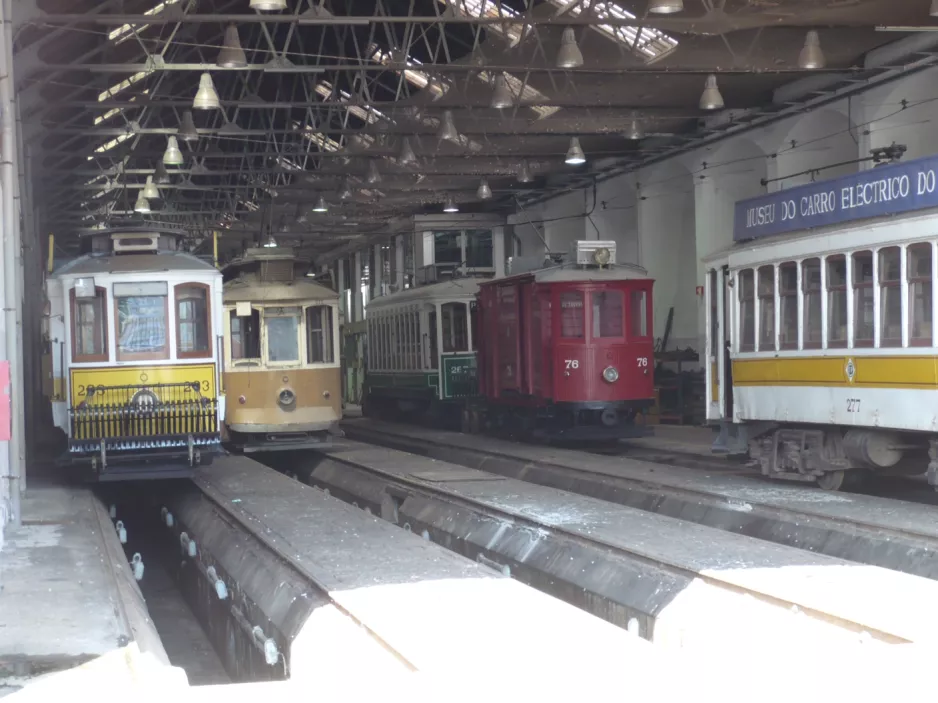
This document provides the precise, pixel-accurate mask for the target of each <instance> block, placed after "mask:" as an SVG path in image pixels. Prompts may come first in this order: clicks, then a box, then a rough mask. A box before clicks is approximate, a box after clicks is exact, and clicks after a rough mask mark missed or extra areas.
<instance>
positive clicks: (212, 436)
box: [46, 229, 224, 481]
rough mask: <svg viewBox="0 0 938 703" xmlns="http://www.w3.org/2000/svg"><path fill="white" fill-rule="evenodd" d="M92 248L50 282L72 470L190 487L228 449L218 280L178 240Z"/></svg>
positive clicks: (151, 238)
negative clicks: (199, 469) (195, 474)
mask: <svg viewBox="0 0 938 703" xmlns="http://www.w3.org/2000/svg"><path fill="white" fill-rule="evenodd" d="M90 240H91V241H90V244H91V247H90V249H91V250H90V252H89V253H87V254H85V255H83V256H79V257H78V258H76V259H74V260H72V261H70V262H68V263H66V264H65V265H63V266H61V267H60V268H59V269H58V270H56V271H55V272H53V273H51V274H50V276H49V278H48V279H47V281H46V295H47V299H48V302H49V320H48V323H49V328H48V338H49V344H50V347H49V355H50V356H51V363H50V364H49V366H51V369H52V380H53V383H52V389H51V390H52V397H51V398H50V401H51V404H52V413H53V418H54V422H55V425H56V427H58V428H60V429H61V430H62V431H63V432H65V434H66V435H67V437H68V451H67V455H66V457H65V458H64V461H65V463H66V464H68V465H69V466H72V467H75V468H77V469H80V470H82V473H84V474H85V475H86V476H87V477H89V478H90V479H91V480H95V481H105V480H121V479H153V478H170V477H180V476H187V475H189V474H191V472H192V470H193V469H194V468H195V467H196V466H198V465H199V464H207V463H209V462H210V461H211V460H212V457H213V455H214V454H216V453H217V452H219V451H220V446H221V445H220V425H221V419H222V417H223V416H224V397H223V396H222V395H221V393H220V392H219V380H220V379H219V360H220V353H221V343H220V342H221V337H220V330H221V309H222V277H221V273H220V272H219V271H218V270H217V269H216V268H215V267H214V266H213V265H212V264H211V263H210V262H207V261H204V260H202V259H200V258H198V257H196V256H193V255H191V254H188V253H184V252H182V251H178V250H177V244H178V241H179V233H176V232H171V231H165V230H159V231H157V230H153V229H146V230H111V231H103V230H102V231H99V232H96V233H95V234H94V236H93V237H91V238H90Z"/></svg>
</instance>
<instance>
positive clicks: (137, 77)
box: [98, 71, 150, 103]
mask: <svg viewBox="0 0 938 703" xmlns="http://www.w3.org/2000/svg"><path fill="white" fill-rule="evenodd" d="M148 75H150V71H140V72H139V73H135V74H133V75H132V76H131V77H130V78H125V79H124V80H122V81H121V82H120V83H115V84H114V85H112V86H111V87H110V88H108V89H107V90H105V91H104V92H102V93H99V94H98V102H99V103H100V102H104V101H105V100H107V99H108V98H113V97H114V96H115V95H117V94H118V93H120V92H121V91H122V90H127V88H129V87H130V86H132V85H133V84H134V83H138V82H139V81H142V80H143V79H144V78H146V77H147V76H148Z"/></svg>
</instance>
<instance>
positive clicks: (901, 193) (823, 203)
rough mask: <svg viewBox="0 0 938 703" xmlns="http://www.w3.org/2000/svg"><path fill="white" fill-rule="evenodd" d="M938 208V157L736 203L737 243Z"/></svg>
mask: <svg viewBox="0 0 938 703" xmlns="http://www.w3.org/2000/svg"><path fill="white" fill-rule="evenodd" d="M932 207H938V157H936V156H929V157H926V158H923V159H916V160H915V161H909V162H906V163H896V164H889V165H888V166H880V167H877V168H873V169H871V170H869V171H863V172H862V173H856V174H852V175H850V176H843V177H842V178H833V179H831V180H828V181H820V182H818V183H809V184H808V185H803V186H798V187H797V188H791V189H789V190H781V191H779V192H777V193H769V194H768V195H762V196H759V197H757V198H750V199H749V200H740V201H739V202H738V203H736V214H735V222H734V226H733V240H734V241H737V242H739V241H745V240H747V239H758V238H759V237H768V236H771V235H773V234H782V233H783V232H794V231H796V230H803V229H809V228H812V227H825V226H828V225H836V224H841V223H844V222H851V221H853V220H861V219H866V218H870V217H880V216H882V215H894V214H897V213H900V212H911V211H914V210H924V209H926V208H932Z"/></svg>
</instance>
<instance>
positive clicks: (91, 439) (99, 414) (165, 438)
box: [69, 382, 218, 452]
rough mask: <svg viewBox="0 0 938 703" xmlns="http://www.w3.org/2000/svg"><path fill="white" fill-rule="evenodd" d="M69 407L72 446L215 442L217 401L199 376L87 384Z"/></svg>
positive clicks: (153, 446) (77, 448)
mask: <svg viewBox="0 0 938 703" xmlns="http://www.w3.org/2000/svg"><path fill="white" fill-rule="evenodd" d="M85 393H86V395H85V399H84V400H83V401H82V402H81V403H80V404H79V405H77V406H76V407H73V408H71V409H70V410H69V419H70V424H71V438H70V442H69V445H70V448H71V451H72V452H85V451H96V450H98V449H99V448H100V444H101V441H102V440H103V441H104V442H105V445H106V448H107V449H108V450H136V449H164V448H173V447H186V446H188V445H189V442H190V441H191V442H192V444H194V445H197V446H204V445H207V444H214V443H217V442H218V402H217V400H216V399H215V398H206V397H203V396H202V394H201V389H200V384H199V383H198V382H186V383H165V384H151V385H133V386H88V387H87V388H86V389H85Z"/></svg>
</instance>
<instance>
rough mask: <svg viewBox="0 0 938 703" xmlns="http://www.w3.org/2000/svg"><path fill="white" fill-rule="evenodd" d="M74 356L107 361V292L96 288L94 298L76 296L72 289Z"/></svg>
mask: <svg viewBox="0 0 938 703" xmlns="http://www.w3.org/2000/svg"><path fill="white" fill-rule="evenodd" d="M71 295H72V358H73V359H74V360H75V361H107V358H108V348H107V292H106V291H105V290H104V288H96V289H95V293H94V297H93V298H76V297H75V291H74V290H72V294H71Z"/></svg>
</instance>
